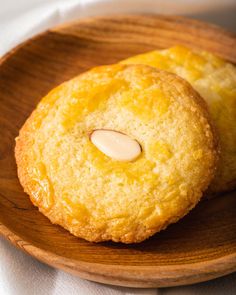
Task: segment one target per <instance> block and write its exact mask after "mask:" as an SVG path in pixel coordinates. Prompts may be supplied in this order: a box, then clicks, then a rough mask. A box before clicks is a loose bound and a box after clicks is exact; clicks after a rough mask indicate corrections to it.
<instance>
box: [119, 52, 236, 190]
mask: <svg viewBox="0 0 236 295" xmlns="http://www.w3.org/2000/svg"><path fill="white" fill-rule="evenodd" d="M122 63H124V64H145V65H150V66H154V67H157V68H159V69H163V70H167V71H170V72H172V73H175V74H177V75H179V76H181V77H182V78H184V79H186V80H187V81H188V82H190V83H191V85H192V86H193V87H194V88H195V90H197V91H198V92H199V93H200V95H201V96H202V97H203V98H204V99H205V101H206V102H207V105H208V107H209V111H210V114H211V117H212V119H213V122H214V124H215V126H216V129H217V133H218V137H219V142H220V149H221V154H220V160H219V162H218V166H217V172H216V176H215V178H214V179H213V181H212V183H211V184H210V187H209V190H208V194H213V195H214V194H219V193H221V192H224V191H231V190H233V189H235V188H236V67H235V66H233V65H232V64H230V63H227V62H226V61H224V60H222V59H220V58H218V57H216V56H215V55H213V54H211V53H209V52H206V51H197V50H191V49H189V48H187V47H184V46H175V47H172V48H169V49H165V50H159V51H158V50H156V51H152V52H148V53H144V54H141V55H137V56H134V57H131V58H129V59H127V60H125V61H123V62H122Z"/></svg>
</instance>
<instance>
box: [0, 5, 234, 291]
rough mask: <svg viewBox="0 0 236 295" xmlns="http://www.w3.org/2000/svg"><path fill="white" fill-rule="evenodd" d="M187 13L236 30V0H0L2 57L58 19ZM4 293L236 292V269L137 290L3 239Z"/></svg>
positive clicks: (0, 275)
mask: <svg viewBox="0 0 236 295" xmlns="http://www.w3.org/2000/svg"><path fill="white" fill-rule="evenodd" d="M130 12H151V13H166V14H172V13H174V14H183V15H187V16H190V17H196V18H199V19H203V20H205V21H211V22H215V23H217V24H219V25H222V26H224V27H226V28H228V29H231V30H233V31H236V17H235V15H236V0H225V1H222V0H189V1H185V0H175V1H174V0H165V1H163V0H110V1H109V0H100V1H99V0H64V1H62V0H0V55H2V54H4V53H6V52H7V51H8V50H10V49H11V48H12V47H14V46H15V45H17V44H18V43H20V42H22V41H23V40H25V39H27V38H29V37H30V36H32V35H34V34H36V33H38V32H41V31H43V30H45V29H47V28H49V27H51V26H54V25H57V24H59V23H62V22H65V21H68V20H74V19H78V18H82V17H86V16H93V15H105V14H111V13H130ZM0 294H1V295H77V294H78V295H85V294H86V295H87V294H88V295H89V294H91V295H120V294H127V295H128V294H129V295H132V294H142V295H144V294H150V295H153V294H167V295H174V294H177V295H178V294H181V295H188V294H190V295H204V294H207V295H213V294H214V295H221V294H226V295H231V294H232V295H233V294H236V273H235V274H232V275H229V276H227V277H224V278H220V279H217V280H214V281H210V282H206V283H201V284H197V285H192V286H185V287H175V288H166V289H158V290H157V289H134V288H122V287H115V286H114V287H112V286H106V285H102V284H98V283H92V282H88V281H86V280H82V279H79V278H77V277H75V276H72V275H69V274H66V273H64V272H63V271H59V270H56V269H53V268H52V267H49V266H47V265H44V264H42V263H40V262H38V261H36V260H35V259H33V258H32V257H30V256H28V255H27V254H25V253H23V252H21V251H20V250H18V249H15V248H14V247H13V246H12V245H10V243H9V242H7V241H5V240H4V239H3V238H1V237H0Z"/></svg>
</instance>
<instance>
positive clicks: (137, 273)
mask: <svg viewBox="0 0 236 295" xmlns="http://www.w3.org/2000/svg"><path fill="white" fill-rule="evenodd" d="M124 16H125V17H138V16H151V17H158V18H160V19H166V20H168V19H170V20H171V19H173V20H174V19H176V18H178V19H183V20H185V21H186V22H189V23H194V24H199V25H205V26H207V27H208V28H209V29H211V30H218V31H220V32H221V33H225V34H227V35H228V36H230V37H231V38H232V37H233V38H235V39H236V34H235V33H233V32H230V31H228V30H225V29H224V28H221V27H220V26H217V25H215V24H209V23H206V22H203V21H199V20H196V19H190V18H187V17H183V16H170V15H166V16H163V15H159V14H124V15H121V14H114V15H113V14H111V15H109V16H97V17H87V18H83V19H80V20H74V21H70V22H66V23H65V24H59V25H57V26H54V27H52V28H50V29H47V30H45V31H43V32H41V33H38V34H36V35H34V36H33V37H31V38H29V39H27V40H26V41H23V42H21V43H19V44H18V45H17V46H15V47H14V48H12V49H11V50H10V51H8V52H7V53H6V54H4V55H3V56H2V57H0V67H1V66H2V65H3V63H4V62H5V61H7V60H8V59H9V58H11V57H12V56H13V55H14V54H16V53H17V52H18V51H19V50H20V49H21V48H22V47H24V46H25V45H27V44H28V43H29V42H32V41H34V40H37V39H38V38H41V37H43V36H44V35H47V34H48V33H50V32H57V30H58V29H61V28H66V27H70V26H73V25H75V24H83V23H86V22H87V21H90V20H94V21H95V20H102V19H110V18H112V17H115V18H118V19H119V18H121V17H124ZM0 235H1V236H3V237H4V238H5V239H6V240H8V241H10V242H11V244H13V245H14V246H15V247H16V248H18V249H20V250H22V251H24V252H26V253H28V254H29V255H31V256H32V257H35V258H36V259H38V260H40V261H41V262H43V263H46V264H48V265H49V266H54V267H57V268H59V269H62V270H65V271H67V272H69V273H72V274H77V275H78V274H79V276H81V277H82V278H85V279H90V280H94V281H97V282H101V283H106V284H111V285H114V283H113V282H114V281H116V283H115V284H116V285H120V286H124V285H125V284H124V283H123V282H124V281H125V282H126V286H131V287H132V286H134V283H133V282H137V281H139V282H140V286H136V287H141V288H142V287H168V286H178V285H183V284H184V285H189V284H193V283H199V282H204V281H207V280H210V279H214V278H218V277H221V276H224V275H227V274H230V273H232V272H235V271H236V252H235V253H233V254H227V255H225V256H222V257H220V258H215V259H212V260H206V261H201V262H195V263H189V264H180V265H171V270H170V265H160V266H153V265H150V266H125V265H115V264H109V265H108V264H102V263H91V262H85V261H79V260H74V259H69V258H66V257H63V256H60V255H57V254H55V253H53V252H50V251H46V250H43V249H42V248H39V247H37V246H35V245H33V244H31V243H29V242H28V241H26V240H24V239H22V238H21V237H20V236H18V235H17V234H16V233H15V232H13V231H11V230H10V229H9V228H8V227H7V226H6V225H4V224H3V223H1V222H0ZM137 268H138V269H137ZM114 269H115V275H114V274H113V273H112V272H111V271H112V270H114ZM157 269H158V272H157ZM186 270H187V271H189V272H188V274H187V275H186ZM183 271H185V277H184V279H183ZM108 278H109V279H110V280H111V281H110V282H109V281H107V280H108ZM163 280H165V281H166V282H167V281H168V282H167V283H166V282H165V283H164V284H163ZM150 282H151V283H150ZM142 284H144V285H142Z"/></svg>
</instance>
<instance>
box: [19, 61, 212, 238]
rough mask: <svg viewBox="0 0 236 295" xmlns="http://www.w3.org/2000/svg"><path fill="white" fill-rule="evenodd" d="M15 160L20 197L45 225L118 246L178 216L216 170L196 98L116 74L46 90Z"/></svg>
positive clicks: (163, 83)
mask: <svg viewBox="0 0 236 295" xmlns="http://www.w3.org/2000/svg"><path fill="white" fill-rule="evenodd" d="M101 130H102V132H101ZM105 131H108V132H105ZM117 134H119V136H117ZM127 147H128V148H127ZM15 154H16V161H17V166H18V175H19V179H20V182H21V184H22V186H23V187H24V190H25V192H26V193H28V194H29V195H30V198H31V200H32V202H33V203H34V205H36V206H37V207H38V208H39V210H40V211H41V212H42V213H43V214H44V215H46V216H47V217H48V218H49V219H50V220H51V222H53V223H55V224H59V225H61V226H63V227H64V228H66V229H67V230H69V231H70V232H71V233H72V234H74V235H75V236H78V237H81V238H84V239H86V240H89V241H94V242H100V241H106V240H113V241H115V242H119V241H120V242H124V243H135V242H141V241H143V240H145V239H146V238H148V237H149V236H151V235H153V234H154V233H156V232H158V231H160V230H161V229H164V228H165V227H166V226H167V225H168V224H170V223H173V222H176V221H177V220H179V219H180V218H181V217H183V216H184V215H185V214H187V213H188V212H189V210H190V209H192V208H193V207H194V206H195V205H196V204H197V202H198V201H199V200H200V198H201V196H202V193H203V191H204V190H205V189H206V188H207V186H208V184H209V183H210V181H211V180H212V177H213V175H214V171H215V167H216V160H217V148H216V142H215V139H214V136H213V132H212V127H211V125H210V122H209V118H208V112H207V110H206V108H205V104H204V101H203V100H202V99H201V97H200V96H199V95H198V94H197V92H195V91H194V90H193V88H192V87H191V86H190V85H189V84H188V83H187V82H186V81H184V80H183V79H181V78H179V77H178V76H176V75H174V74H171V73H168V72H165V71H160V70H157V69H155V68H152V67H149V66H144V65H129V66H127V65H121V64H118V65H111V66H103V67H98V68H94V69H92V70H90V71H88V72H86V73H84V74H82V75H80V76H78V77H76V78H74V79H72V80H70V81H68V82H65V83H64V84H62V85H60V86H58V87H57V88H55V89H53V90H52V91H51V92H50V93H49V94H48V95H47V96H46V97H44V98H43V99H42V101H41V102H40V103H39V105H38V106H37V108H36V110H35V111H34V112H33V113H32V114H31V116H30V117H29V119H28V120H27V121H26V123H25V124H24V126H23V127H22V129H21V130H20V134H19V137H18V138H17V140H16V149H15Z"/></svg>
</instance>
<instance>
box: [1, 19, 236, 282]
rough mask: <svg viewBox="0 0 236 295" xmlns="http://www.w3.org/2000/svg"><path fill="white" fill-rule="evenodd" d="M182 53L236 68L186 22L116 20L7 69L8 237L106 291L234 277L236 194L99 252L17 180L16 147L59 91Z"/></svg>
mask: <svg viewBox="0 0 236 295" xmlns="http://www.w3.org/2000/svg"><path fill="white" fill-rule="evenodd" d="M176 44H186V45H189V46H191V47H196V48H203V49H207V50H210V51H212V52H215V53H216V54H218V55H220V56H222V57H224V58H226V59H228V60H229V61H231V62H236V51H235V48H236V38H235V36H234V35H233V34H231V33H228V32H226V31H224V30H222V29H220V28H218V27H216V26H213V25H207V24H205V23H201V22H198V21H195V20H189V19H185V18H182V17H163V16H150V15H148V16H147V15H146V16H115V17H114V16H113V17H107V18H95V19H88V20H83V21H79V22H76V23H72V24H68V25H66V26H61V27H57V28H55V29H52V30H49V31H47V32H45V33H43V34H41V35H39V36H37V37H35V38H33V39H31V40H29V41H27V42H25V43H24V44H22V45H20V46H19V47H18V48H16V49H14V50H12V51H11V52H10V53H9V54H7V55H6V56H5V57H3V58H2V60H1V64H0V99H1V104H0V122H1V128H0V135H1V137H0V233H1V234H2V235H4V236H5V237H6V238H7V239H9V240H10V241H11V242H12V243H13V244H15V245H16V246H18V247H20V248H21V249H23V250H24V251H26V252H28V253H29V254H31V255H33V256H34V257H36V258H37V259H39V260H41V261H43V262H46V263H47V264H50V265H52V266H55V267H58V268H62V269H64V270H66V271H68V272H71V273H74V274H77V275H79V276H81V277H83V278H86V279H89V280H94V281H98V282H103V283H108V284H115V285H123V286H135V287H160V286H174V285H183V284H191V283H195V282H201V281H205V280H209V279H212V278H216V277H219V276H222V275H225V274H228V273H231V272H233V271H235V270H236V214H235V208H236V193H231V194H228V195H224V196H221V197H219V198H217V199H214V200H210V201H203V202H202V203H201V204H200V205H199V206H198V207H197V208H196V209H195V210H193V211H192V212H191V213H190V214H189V215H188V216H187V217H186V218H184V219H183V220H182V221H180V222H178V223H177V224H174V225H171V226H170V227H169V228H168V229H167V230H165V231H163V232H161V233H160V234H158V235H156V236H154V237H152V238H151V239H149V240H148V241H146V242H143V243H141V244H138V245H122V244H115V243H102V244H93V243H89V242H86V241H83V240H80V239H77V238H75V237H74V236H72V235H70V234H69V233H68V232H66V231H65V230H63V229H62V228H61V227H59V226H55V225H52V224H51V223H50V222H49V221H48V219H47V218H45V217H44V216H43V215H41V214H40V213H39V212H38V210H37V209H36V208H35V207H33V205H32V204H31V203H30V201H29V198H28V196H27V195H26V194H24V193H23V190H22V188H21V186H20V184H19V182H18V179H17V175H16V164H15V159H14V154H13V149H14V145H15V143H14V138H15V137H16V136H17V134H18V130H19V128H20V127H21V126H22V124H23V123H24V121H25V120H26V118H27V117H28V116H29V114H30V113H31V111H32V110H33V109H34V107H35V106H36V104H37V102H38V101H39V100H40V98H41V97H42V96H44V95H45V94H46V93H47V92H48V91H49V90H50V89H51V88H53V87H55V86H56V85H58V84H59V83H61V82H63V81H65V80H67V79H70V78H71V77H73V76H75V75H77V74H78V73H81V72H83V71H85V70H87V69H89V68H90V67H93V66H96V65H100V64H109V63H115V62H117V61H119V60H121V59H123V58H126V57H128V56H131V55H134V54H137V53H141V52H145V51H148V50H152V49H156V48H165V47H169V46H171V45H176Z"/></svg>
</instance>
